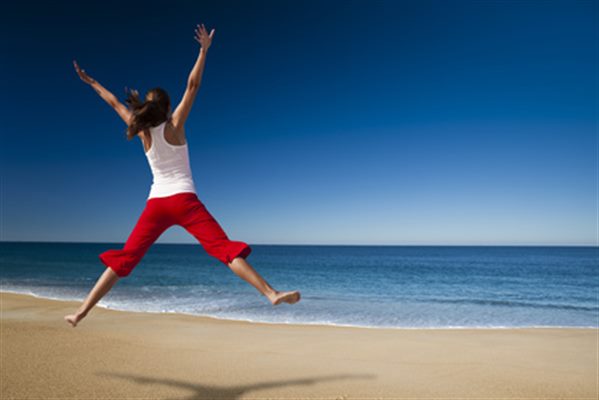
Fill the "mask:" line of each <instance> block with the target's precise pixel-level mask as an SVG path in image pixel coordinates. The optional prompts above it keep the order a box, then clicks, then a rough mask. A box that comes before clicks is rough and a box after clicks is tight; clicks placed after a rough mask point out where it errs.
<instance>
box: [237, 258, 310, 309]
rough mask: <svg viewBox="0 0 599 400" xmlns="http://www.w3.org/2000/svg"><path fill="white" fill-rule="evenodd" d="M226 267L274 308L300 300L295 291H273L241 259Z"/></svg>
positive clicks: (298, 294)
mask: <svg viewBox="0 0 599 400" xmlns="http://www.w3.org/2000/svg"><path fill="white" fill-rule="evenodd" d="M228 265H229V268H231V269H232V270H233V272H235V273H236V274H237V275H238V276H239V277H241V278H242V279H243V280H245V281H246V282H248V283H250V284H251V285H252V286H254V287H255V288H256V289H258V291H259V292H260V293H262V294H263V295H264V296H266V298H268V300H269V301H270V302H271V304H272V305H274V306H276V305H278V304H280V303H283V302H285V303H289V304H293V303H297V302H298V301H299V299H300V292H298V291H297V290H295V291H292V292H279V291H277V290H275V289H273V288H272V287H271V286H270V285H269V284H268V282H266V281H265V280H264V278H262V276H260V274H259V273H258V272H256V270H255V269H254V268H253V267H252V266H251V265H250V264H249V263H248V262H247V261H246V260H245V259H244V258H243V257H235V258H234V259H233V260H232V261H231V262H230V263H228Z"/></svg>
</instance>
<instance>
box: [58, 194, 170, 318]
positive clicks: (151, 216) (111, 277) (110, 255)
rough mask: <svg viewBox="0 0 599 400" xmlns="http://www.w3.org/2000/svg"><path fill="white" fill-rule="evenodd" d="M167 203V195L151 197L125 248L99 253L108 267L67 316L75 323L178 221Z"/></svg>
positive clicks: (128, 272) (127, 273) (131, 269)
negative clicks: (73, 310) (85, 296)
mask: <svg viewBox="0 0 599 400" xmlns="http://www.w3.org/2000/svg"><path fill="white" fill-rule="evenodd" d="M167 205H168V203H167V200H164V199H163V198H153V199H150V200H148V201H147V202H146V206H145V208H144V210H143V212H142V213H141V215H140V216H139V218H138V219H137V223H136V224H135V227H134V228H133V230H132V231H131V233H130V234H129V237H128V238H127V241H126V242H125V245H124V246H123V248H122V249H110V250H106V251H105V252H103V253H102V254H100V255H99V258H100V260H101V261H102V263H104V265H105V266H106V270H105V271H104V273H103V274H102V275H101V276H100V278H98V281H97V282H96V284H95V286H94V288H93V289H92V290H91V292H90V293H89V294H88V295H87V298H86V299H85V301H84V302H83V304H82V305H81V307H79V310H77V312H76V313H74V314H71V315H67V316H65V317H64V319H65V320H66V321H67V322H69V323H70V324H71V325H73V327H75V326H76V325H77V323H78V322H79V321H81V320H82V319H83V318H84V317H85V316H86V315H87V313H88V312H89V310H91V309H92V308H93V307H94V306H95V305H96V303H97V302H98V301H100V299H101V298H102V297H103V296H104V295H105V294H106V293H108V292H109V291H110V289H111V288H112V287H113V286H114V284H115V283H116V282H117V281H118V280H119V279H120V278H124V277H126V276H128V275H129V274H130V273H131V271H133V269H134V268H135V266H136V265H137V264H139V262H140V261H141V259H142V258H143V256H144V255H145V254H146V252H147V251H148V249H149V248H150V246H152V244H153V243H154V242H155V241H156V239H158V237H159V236H160V235H161V234H162V233H163V232H164V231H165V230H167V229H168V228H169V227H170V226H172V225H173V224H174V223H175V222H174V220H173V219H172V218H171V216H170V214H169V212H168V211H169V210H168V208H167Z"/></svg>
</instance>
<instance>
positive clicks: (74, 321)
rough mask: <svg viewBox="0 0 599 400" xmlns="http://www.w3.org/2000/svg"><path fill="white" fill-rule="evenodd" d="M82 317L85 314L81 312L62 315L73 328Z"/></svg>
mask: <svg viewBox="0 0 599 400" xmlns="http://www.w3.org/2000/svg"><path fill="white" fill-rule="evenodd" d="M83 317H85V315H83V314H71V315H66V316H65V317H64V319H65V321H67V322H68V323H69V324H71V325H72V326H73V328H74V327H76V326H77V323H78V322H79V321H81V320H82V319H83Z"/></svg>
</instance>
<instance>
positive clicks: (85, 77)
mask: <svg viewBox="0 0 599 400" xmlns="http://www.w3.org/2000/svg"><path fill="white" fill-rule="evenodd" d="M73 64H74V65H75V70H76V71H77V74H78V75H79V78H81V80H82V81H83V82H85V83H88V84H90V85H91V84H92V83H94V82H95V81H96V80H95V79H94V78H92V77H91V76H89V75H88V74H86V73H85V70H84V69H81V68H79V65H78V64H77V61H75V60H73Z"/></svg>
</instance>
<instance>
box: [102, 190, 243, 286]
mask: <svg viewBox="0 0 599 400" xmlns="http://www.w3.org/2000/svg"><path fill="white" fill-rule="evenodd" d="M173 225H180V226H182V227H183V228H185V230H187V231H188V232H189V233H191V234H192V235H193V236H194V237H195V238H196V239H197V240H198V241H199V242H200V244H201V245H202V247H204V250H206V252H207V253H208V254H209V255H211V256H212V257H215V258H217V259H218V260H219V261H221V262H222V263H223V264H225V265H228V264H229V263H230V262H231V261H232V260H233V259H234V258H235V257H242V258H246V257H247V256H248V255H249V254H250V253H251V251H252V248H251V247H250V246H249V245H248V244H247V243H244V242H237V241H232V240H229V238H228V237H227V235H226V234H225V232H224V231H223V229H222V228H221V226H220V225H219V224H218V222H217V221H216V220H215V219H214V217H213V216H212V215H211V214H210V213H209V212H208V210H207V209H206V207H205V206H204V204H203V203H202V202H201V201H200V200H199V199H198V196H197V195H196V194H195V193H193V192H181V193H177V194H174V195H171V196H167V197H153V198H150V199H148V200H146V206H145V208H144V210H143V212H142V213H141V215H140V217H139V220H138V221H137V224H136V225H135V227H134V228H133V231H132V232H131V234H130V235H129V238H128V239H127V242H126V243H125V246H124V247H123V248H122V249H118V250H116V249H112V250H107V251H105V252H103V253H101V254H100V255H99V256H98V257H99V258H100V260H101V261H102V263H104V265H106V267H108V268H112V270H113V271H114V272H116V274H117V275H118V276H120V277H124V276H127V275H129V274H130V273H131V271H132V270H133V268H135V266H136V265H137V264H138V263H139V262H140V261H141V259H142V258H143V256H144V254H145V253H146V251H147V250H148V249H149V248H150V246H151V245H152V244H153V243H154V242H155V241H156V239H158V237H159V236H160V235H161V234H162V233H163V232H164V231H165V230H167V229H168V228H169V227H171V226H173Z"/></svg>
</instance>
